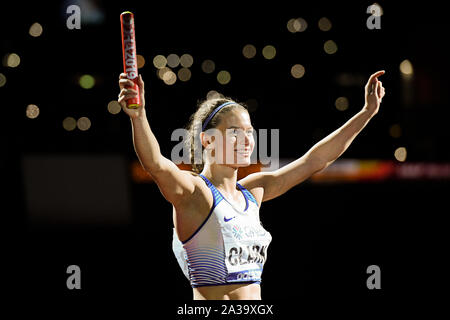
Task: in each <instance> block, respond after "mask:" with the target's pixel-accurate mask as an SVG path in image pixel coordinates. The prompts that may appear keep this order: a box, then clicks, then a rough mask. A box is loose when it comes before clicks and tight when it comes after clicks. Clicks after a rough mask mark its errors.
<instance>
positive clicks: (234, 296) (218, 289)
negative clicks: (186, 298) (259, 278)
mask: <svg viewBox="0 0 450 320" xmlns="http://www.w3.org/2000/svg"><path fill="white" fill-rule="evenodd" d="M193 290H194V300H261V286H260V285H259V284H257V283H241V284H229V285H221V286H205V287H198V288H194V289H193Z"/></svg>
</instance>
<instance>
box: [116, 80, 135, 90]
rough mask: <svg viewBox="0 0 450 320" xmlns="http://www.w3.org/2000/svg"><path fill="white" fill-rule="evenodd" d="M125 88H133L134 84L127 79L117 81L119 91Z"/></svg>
mask: <svg viewBox="0 0 450 320" xmlns="http://www.w3.org/2000/svg"><path fill="white" fill-rule="evenodd" d="M125 86H127V87H134V82H133V81H131V80H128V79H120V80H119V87H120V89H123V88H125Z"/></svg>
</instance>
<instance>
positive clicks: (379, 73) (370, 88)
mask: <svg viewBox="0 0 450 320" xmlns="http://www.w3.org/2000/svg"><path fill="white" fill-rule="evenodd" d="M384 73H385V71H384V70H380V71H377V72H375V73H374V74H372V75H371V76H370V78H369V80H368V81H367V84H366V91H368V93H369V94H371V93H373V92H374V90H375V84H376V82H377V81H378V79H377V78H378V77H379V76H382V75H383V74H384Z"/></svg>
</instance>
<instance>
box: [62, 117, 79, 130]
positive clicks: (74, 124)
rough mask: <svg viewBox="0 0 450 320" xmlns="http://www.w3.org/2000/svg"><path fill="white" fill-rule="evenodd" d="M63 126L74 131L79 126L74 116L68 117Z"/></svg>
mask: <svg viewBox="0 0 450 320" xmlns="http://www.w3.org/2000/svg"><path fill="white" fill-rule="evenodd" d="M62 125H63V128H64V129H65V130H67V131H73V130H75V128H76V127H77V120H75V119H74V118H72V117H66V118H65V119H64V120H63V122H62Z"/></svg>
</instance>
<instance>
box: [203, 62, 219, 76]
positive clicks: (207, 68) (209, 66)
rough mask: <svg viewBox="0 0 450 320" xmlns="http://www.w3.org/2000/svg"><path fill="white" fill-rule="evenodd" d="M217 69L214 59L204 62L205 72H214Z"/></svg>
mask: <svg viewBox="0 0 450 320" xmlns="http://www.w3.org/2000/svg"><path fill="white" fill-rule="evenodd" d="M215 69H216V64H215V63H214V61H212V60H209V59H207V60H205V61H203V62H202V70H203V72H204V73H213V72H214V70H215Z"/></svg>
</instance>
